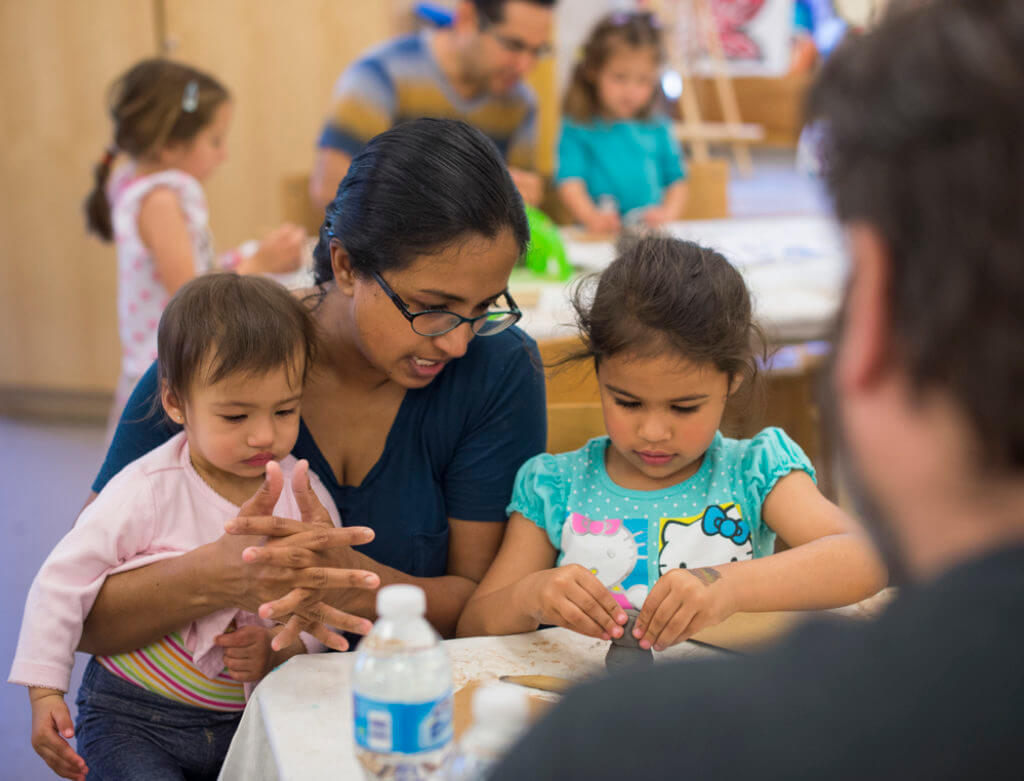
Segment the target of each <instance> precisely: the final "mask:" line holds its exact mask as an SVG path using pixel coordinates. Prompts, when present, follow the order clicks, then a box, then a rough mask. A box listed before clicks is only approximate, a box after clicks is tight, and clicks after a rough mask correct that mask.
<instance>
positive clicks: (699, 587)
mask: <svg viewBox="0 0 1024 781" xmlns="http://www.w3.org/2000/svg"><path fill="white" fill-rule="evenodd" d="M735 612H736V601H735V599H734V598H733V594H732V590H731V589H730V587H729V581H728V580H727V579H724V578H723V577H722V573H721V572H719V570H718V569H715V568H714V567H699V568H697V569H674V570H670V571H669V572H667V573H665V574H664V575H662V576H661V577H660V578H658V582H657V583H655V584H654V588H652V589H651V593H649V594H648V595H647V599H645V600H644V605H643V608H642V609H641V610H640V615H639V616H638V617H637V619H636V625H635V626H634V628H633V636H634V637H636V638H637V639H639V640H640V647H641V648H644V649H649V648H651V647H653V648H654V650H655V651H664V650H665V649H666V648H668V647H669V646H672V645H675V644H676V643H681V642H683V641H685V640H689V639H690V638H691V637H693V635H695V634H696V633H697V632H699V631H700V630H701V629H704V628H705V627H708V626H713V625H715V624H718V623H721V622H722V621H724V620H725V619H726V618H728V617H729V616H731V615H732V614H733V613H735Z"/></svg>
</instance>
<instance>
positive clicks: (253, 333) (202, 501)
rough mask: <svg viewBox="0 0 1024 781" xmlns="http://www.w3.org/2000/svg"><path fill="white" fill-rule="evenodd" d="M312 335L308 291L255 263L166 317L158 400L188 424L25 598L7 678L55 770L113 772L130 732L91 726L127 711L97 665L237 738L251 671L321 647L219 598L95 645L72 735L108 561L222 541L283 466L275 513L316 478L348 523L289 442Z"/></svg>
mask: <svg viewBox="0 0 1024 781" xmlns="http://www.w3.org/2000/svg"><path fill="white" fill-rule="evenodd" d="M315 338H316V337H315V326H314V324H313V321H312V319H311V317H310V316H309V314H308V312H307V311H306V308H305V307H304V306H303V304H302V303H301V302H299V301H298V300H297V299H295V298H294V297H293V296H291V295H290V294H289V293H288V292H287V291H285V289H284V288H282V287H280V286H279V285H278V284H277V283H275V282H272V281H269V280H266V279H262V278H258V277H247V276H238V275H235V274H211V275H206V276H202V277H197V278H196V279H194V280H192V281H191V282H189V283H187V284H186V285H185V286H184V287H182V288H181V290H180V291H179V292H178V293H177V294H176V295H175V296H174V297H173V298H172V299H171V301H170V303H169V304H168V306H167V309H166V310H165V311H164V314H163V316H162V317H161V320H160V326H159V360H158V371H159V377H160V385H161V403H162V406H163V411H164V413H165V414H166V415H168V417H170V419H171V420H173V421H175V422H177V423H180V424H182V425H183V426H184V430H183V431H182V432H181V433H179V434H178V435H176V436H175V437H173V438H172V439H171V440H169V441H168V442H166V443H165V444H163V445H162V446H160V447H158V448H157V449H155V450H153V451H151V452H150V453H148V454H146V455H145V456H143V457H142V458H140V459H138V460H137V461H134V462H132V463H131V464H129V465H128V466H127V467H125V468H124V469H123V470H122V471H121V472H120V473H118V475H117V476H116V477H114V479H113V480H111V481H110V483H109V484H108V485H107V486H106V487H105V488H104V489H103V491H102V492H101V493H100V495H99V496H98V497H97V498H96V500H95V501H94V502H93V503H92V504H90V505H89V506H87V507H86V508H85V510H83V512H82V514H81V516H80V517H79V519H78V521H77V523H76V525H75V527H74V528H73V529H72V530H71V531H70V532H69V533H68V534H67V535H66V536H65V537H64V538H63V539H62V540H61V541H60V542H59V543H58V544H57V546H56V548H55V549H54V550H53V552H52V553H51V554H50V556H49V557H48V558H47V560H46V562H45V563H44V564H43V566H42V568H41V570H40V571H39V573H38V574H37V575H36V578H35V580H34V581H33V583H32V587H31V590H30V591H29V595H28V600H27V603H26V606H25V616H24V620H23V623H22V628H21V634H20V636H19V639H18V648H17V652H16V655H15V659H14V664H13V667H12V669H11V674H10V677H9V679H8V680H9V681H10V682H11V683H18V684H23V685H25V686H27V687H28V688H29V696H30V699H31V702H32V719H33V728H32V737H33V746H34V747H35V749H36V751H37V752H38V753H39V754H40V756H42V758H43V759H44V760H46V762H47V764H49V765H50V767H51V768H52V769H53V770H54V771H55V772H57V773H58V774H60V775H64V776H65V777H69V778H83V777H84V775H85V773H87V772H88V768H89V766H92V767H93V768H94V769H95V770H96V771H97V775H99V776H102V777H108V776H110V777H113V775H116V772H114V773H112V772H111V768H106V769H105V770H100V768H99V766H100V765H103V764H104V763H105V762H107V761H109V759H110V757H111V756H114V755H117V754H118V753H119V751H121V750H124V749H125V748H126V746H125V743H124V740H125V736H124V735H123V734H119V735H118V736H117V738H116V740H117V741H118V743H117V746H118V749H117V750H115V748H114V744H113V743H112V742H109V741H106V740H104V738H106V737H107V736H106V735H104V734H102V733H103V732H104V730H103V729H97V730H96V733H97V734H96V735H87V734H85V733H86V729H84V728H83V724H95V723H99V724H102V723H103V722H104V720H105V719H107V718H108V716H109V719H110V720H111V721H113V720H114V719H118V724H119V725H121V720H120V719H119V717H120V716H121V714H105V713H104V711H103V707H104V706H103V703H104V702H108V701H109V700H110V699H111V698H110V697H109V696H108V697H106V698H103V697H95V698H94V699H95V700H96V702H94V703H93V702H90V696H89V692H91V691H92V690H93V689H94V688H96V687H95V686H94V685H93V683H92V681H94V680H95V679H99V680H100V682H101V683H102V682H103V681H107V682H108V683H109V684H110V685H111V686H115V685H116V686H119V687H120V689H119V690H118V691H119V697H121V698H123V697H125V696H126V695H127V697H128V698H130V699H131V700H132V701H133V707H135V708H136V709H138V708H144V707H145V706H146V705H147V704H149V705H153V706H155V708H157V709H159V710H160V711H161V713H162V712H163V711H166V709H168V708H184V709H188V710H187V711H186V712H187V713H189V714H190V716H191V718H193V720H194V717H195V715H196V714H198V715H199V717H200V718H199V723H202V719H203V717H202V714H203V713H204V712H205V713H207V714H209V718H210V720H211V722H215V723H216V724H217V725H219V727H220V728H221V729H222V731H223V730H226V731H227V732H226V737H227V740H230V733H231V732H233V730H234V727H235V726H237V719H238V718H239V717H240V714H241V710H242V709H243V708H244V707H245V696H246V693H247V692H246V691H244V690H243V685H252V684H254V683H255V682H256V681H258V680H259V679H260V678H261V677H262V676H263V675H264V674H265V673H266V672H267V671H268V670H270V669H272V667H273V666H275V665H276V664H279V663H281V662H282V661H284V660H285V659H286V658H288V657H289V656H292V655H294V654H296V653H303V652H307V651H317V650H323V646H322V645H320V644H319V642H318V641H317V640H315V639H314V638H313V637H312V636H310V635H305V634H304V635H303V636H302V642H301V643H296V644H294V645H293V646H292V647H289V648H286V649H282V650H281V651H273V650H272V648H271V646H270V640H271V637H272V634H273V633H274V630H273V628H272V627H273V626H274V624H273V622H271V621H269V620H266V619H261V618H259V617H258V616H256V615H254V614H252V613H247V612H245V611H242V610H237V609H234V608H227V609H222V610H218V611H216V612H214V613H211V614H210V615H208V616H205V617H204V618H202V619H201V620H198V621H195V622H193V623H192V624H190V625H189V626H187V627H182V629H181V630H180V631H178V632H174V633H172V634H170V635H167V636H165V637H163V638H161V639H160V640H158V641H157V642H155V643H152V644H150V645H148V646H146V647H145V648H140V649H137V650H136V651H133V652H130V653H125V654H117V655H114V656H95V657H93V658H92V659H91V660H90V663H89V664H90V669H89V670H88V671H87V679H88V680H89V681H90V685H89V686H88V687H86V686H83V689H82V692H80V697H79V708H80V710H79V714H80V718H79V729H78V736H77V737H78V749H79V754H80V755H79V754H76V753H75V751H74V750H73V749H72V748H71V746H70V745H69V744H68V743H67V741H66V740H65V738H67V737H71V736H73V735H74V730H73V728H72V726H71V720H70V716H69V712H68V709H67V705H66V704H65V702H64V693H65V692H66V691H67V690H68V684H69V678H70V674H71V668H72V666H73V663H74V652H75V648H76V646H77V645H78V642H79V639H80V637H81V634H82V625H83V622H84V620H85V618H86V616H87V615H88V614H89V610H90V609H91V608H92V605H93V602H94V601H95V599H96V595H97V594H98V593H99V590H100V588H101V586H102V585H103V582H104V580H105V579H106V577H107V576H108V575H112V574H114V573H117V572H121V571H124V570H128V569H134V568H137V567H142V566H145V565H147V564H150V563H152V562H154V561H157V560H159V559H163V558H168V557H171V556H178V555H181V554H182V553H185V552H187V551H190V550H193V549H195V548H197V547H199V546H201V545H206V544H209V543H212V542H214V541H215V540H217V539H218V538H219V537H220V536H221V535H222V534H223V533H224V524H225V522H226V521H228V520H229V519H231V518H234V517H236V516H237V515H238V514H239V506H240V505H242V504H243V503H244V502H245V501H246V500H248V499H249V498H250V497H251V496H252V495H253V494H254V493H255V492H256V490H257V489H259V487H260V486H261V485H262V484H263V483H264V481H265V480H268V479H269V480H271V481H272V482H277V481H279V480H280V479H281V478H282V477H283V483H284V490H282V492H281V497H280V499H279V501H278V503H277V505H276V506H275V508H274V514H275V515H278V516H281V517H289V518H299V517H301V512H300V510H301V508H302V506H303V503H304V502H305V503H310V502H312V501H313V497H312V495H311V492H312V494H313V495H315V497H316V499H319V501H320V503H321V504H323V505H324V507H325V508H327V510H328V512H329V513H330V516H331V520H332V521H333V523H334V524H335V525H340V519H339V517H338V513H337V510H336V508H335V506H334V503H333V501H332V500H331V498H330V495H329V494H328V492H327V491H326V490H325V489H324V488H323V486H322V485H321V484H320V481H319V480H318V478H317V477H316V476H315V475H314V474H312V473H311V472H309V470H308V465H307V463H306V462H305V461H296V460H295V458H294V457H293V456H291V455H289V454H290V452H291V449H292V447H293V446H294V444H295V440H296V437H297V436H298V431H299V402H300V395H301V393H302V386H303V382H304V379H305V374H306V370H307V366H308V365H309V359H310V356H311V354H312V352H313V350H314V347H315ZM97 666H98V667H97ZM99 668H102V669H99ZM108 676H113V678H109V677H108ZM125 682H127V684H129V685H128V686H125ZM83 699H84V702H83ZM197 709H199V710H197ZM94 711H95V713H94ZM86 713H88V715H89V718H88V719H86V718H85V714H86ZM97 717H98V718H97ZM150 721H151V722H153V723H157V722H159V721H161V719H157V718H153V719H150ZM89 729H90V730H91V729H93V728H92V727H90V728H89ZM141 732H142V730H141V729H140V733H141ZM195 734H196V735H197V739H198V738H199V737H200V736H201V735H202V734H203V733H202V730H198V731H196V733H195ZM177 737H180V735H179V736H177ZM150 738H151V735H150ZM110 740H111V741H112V740H114V736H113V735H110ZM151 742H152V741H151V740H148V739H147V738H145V737H144V736H143V735H141V734H140V736H139V745H138V746H136V745H132V746H131V747H130V748H131V751H132V752H136V753H137V752H139V751H141V752H143V753H144V752H145V751H147V750H148V748H147V746H148V745H149V743H151ZM176 745H180V741H178V743H177V744H176ZM226 749H227V744H226V743H225V744H224V751H226ZM165 753H166V752H165ZM178 753H179V754H181V756H180V757H175V759H176V760H178V759H180V763H181V768H182V770H183V771H184V772H186V773H189V772H193V770H194V769H192V768H190V767H189V765H188V763H189V762H190V761H191V759H192V757H191V756H186V755H188V754H191V753H192V752H187V751H184V750H181V751H179V752H178ZM222 760H223V755H221V756H220V761H222Z"/></svg>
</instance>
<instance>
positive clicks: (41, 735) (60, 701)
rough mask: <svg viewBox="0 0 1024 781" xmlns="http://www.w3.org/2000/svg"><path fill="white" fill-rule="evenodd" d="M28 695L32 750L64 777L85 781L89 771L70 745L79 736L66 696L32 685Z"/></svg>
mask: <svg viewBox="0 0 1024 781" xmlns="http://www.w3.org/2000/svg"><path fill="white" fill-rule="evenodd" d="M28 696H29V700H30V701H31V702H32V748H34V749H35V750H36V753H37V754H38V755H39V756H41V757H42V758H43V760H44V761H45V762H46V764H47V765H49V766H50V769H51V770H52V771H53V772H54V773H56V774H57V775H58V776H60V777H61V778H71V779H75V781H84V779H85V774H86V773H88V772H89V768H87V767H86V766H85V760H84V759H82V758H81V757H80V756H78V754H76V753H75V750H74V749H73V748H71V746H70V745H69V744H68V741H67V738H73V737H74V736H75V727H74V725H73V724H72V723H71V714H70V713H69V712H68V706H67V705H66V704H65V703H64V695H63V694H62V693H61V692H59V691H54V690H53V689H41V688H37V687H35V686H30V687H29V690H28Z"/></svg>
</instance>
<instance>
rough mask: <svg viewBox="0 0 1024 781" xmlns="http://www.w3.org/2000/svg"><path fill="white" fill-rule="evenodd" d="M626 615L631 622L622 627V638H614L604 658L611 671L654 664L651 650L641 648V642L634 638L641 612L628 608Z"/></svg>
mask: <svg viewBox="0 0 1024 781" xmlns="http://www.w3.org/2000/svg"><path fill="white" fill-rule="evenodd" d="M626 615H627V616H628V617H629V620H628V621H626V625H625V626H624V627H622V637H613V638H612V642H611V644H610V645H609V646H608V653H607V654H605V657H604V665H605V667H607V668H608V669H609V670H619V669H621V668H623V667H629V666H632V665H634V664H645V665H646V664H653V663H654V654H653V653H652V652H651V649H649V648H648V649H646V650H645V649H643V648H641V647H640V641H639V640H637V639H636V638H635V637H633V626H634V624H636V619H637V616H639V615H640V611H639V610H636V609H634V608H628V609H627V610H626Z"/></svg>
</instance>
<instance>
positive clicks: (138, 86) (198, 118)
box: [85, 58, 230, 241]
mask: <svg viewBox="0 0 1024 781" xmlns="http://www.w3.org/2000/svg"><path fill="white" fill-rule="evenodd" d="M229 97H230V95H229V93H228V91H227V90H226V89H225V88H224V87H223V86H222V85H221V84H220V83H219V82H218V81H217V80H216V79H214V78H213V77H212V76H210V75H208V74H206V73H203V72H202V71H199V70H196V69H195V68H191V67H189V66H188V65H183V64H181V63H178V62H171V61H170V60H165V59H160V58H154V59H148V60H142V61H141V62H139V63H137V64H135V65H133V66H132V67H131V68H130V69H129V70H128V71H127V72H126V73H124V74H123V75H121V76H120V77H119V78H118V79H117V80H116V81H115V82H114V83H113V84H112V85H111V87H110V91H109V94H108V110H109V112H110V118H111V119H112V120H113V122H114V140H113V145H112V146H111V148H110V149H108V150H107V151H106V152H105V154H104V156H103V159H102V160H101V161H100V163H99V164H98V165H97V166H96V169H95V172H94V173H95V178H96V182H95V186H94V188H93V190H92V192H91V193H90V194H89V197H88V198H87V199H86V202H85V212H86V221H87V225H88V228H89V230H91V231H93V232H94V233H96V234H97V235H99V236H100V237H101V238H103V239H106V240H107V241H110V240H111V239H112V238H113V229H112V226H111V222H110V203H109V201H108V200H107V193H106V186H107V179H108V178H109V176H110V168H111V165H112V163H113V161H114V157H115V155H116V154H117V153H124V154H126V155H128V156H129V157H131V158H134V159H145V158H148V157H151V156H153V155H155V154H157V153H158V152H159V151H160V150H161V149H163V148H164V147H166V146H168V145H169V144H176V143H188V142H189V141H191V140H192V139H193V138H195V137H196V135H197V134H198V133H199V131H200V130H202V129H203V128H204V127H206V126H207V125H209V124H210V123H211V122H212V121H213V117H214V114H215V113H216V111H217V109H218V108H219V107H220V106H221V104H223V103H224V102H225V101H227V100H228V99H229Z"/></svg>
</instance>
